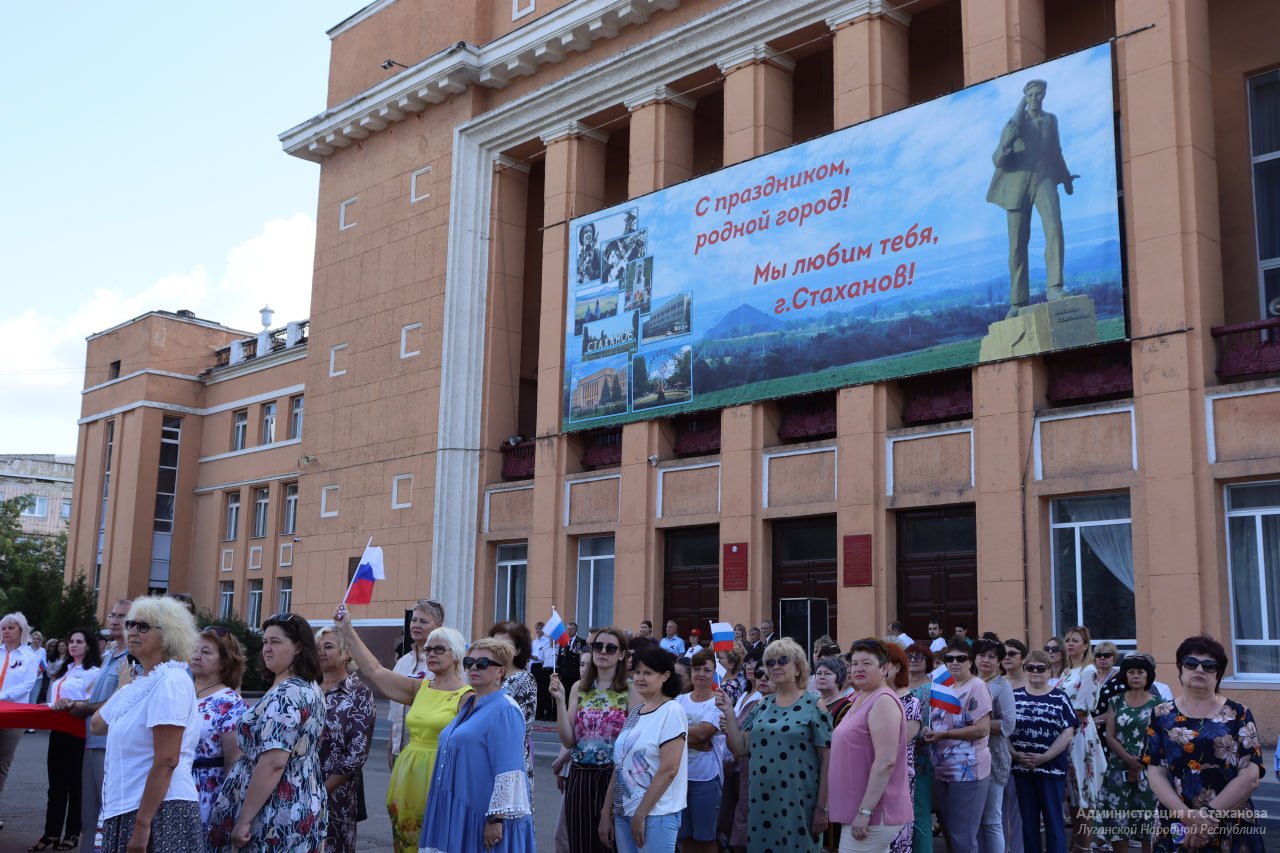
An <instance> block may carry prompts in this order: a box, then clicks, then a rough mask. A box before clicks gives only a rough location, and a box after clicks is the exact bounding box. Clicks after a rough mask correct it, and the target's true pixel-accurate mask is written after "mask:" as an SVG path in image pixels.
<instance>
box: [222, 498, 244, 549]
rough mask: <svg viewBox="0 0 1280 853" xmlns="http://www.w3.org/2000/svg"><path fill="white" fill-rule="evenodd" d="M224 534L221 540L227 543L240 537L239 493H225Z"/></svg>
mask: <svg viewBox="0 0 1280 853" xmlns="http://www.w3.org/2000/svg"><path fill="white" fill-rule="evenodd" d="M224 532H225V533H226V535H225V536H223V537H222V538H223V539H225V540H227V541H228V542H231V541H234V540H235V539H237V538H239V536H240V493H239V492H228V493H227V527H226V530H225V531H224Z"/></svg>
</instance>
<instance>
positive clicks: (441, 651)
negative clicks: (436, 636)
mask: <svg viewBox="0 0 1280 853" xmlns="http://www.w3.org/2000/svg"><path fill="white" fill-rule="evenodd" d="M422 650H423V651H424V652H426V653H427V654H429V655H437V656H440V655H447V654H449V647H448V646H423V647H422Z"/></svg>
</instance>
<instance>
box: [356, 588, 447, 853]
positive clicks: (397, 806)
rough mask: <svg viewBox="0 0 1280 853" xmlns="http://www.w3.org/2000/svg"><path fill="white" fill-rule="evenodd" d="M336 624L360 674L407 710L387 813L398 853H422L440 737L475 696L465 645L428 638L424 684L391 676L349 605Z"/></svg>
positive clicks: (443, 636) (440, 631) (442, 631)
mask: <svg viewBox="0 0 1280 853" xmlns="http://www.w3.org/2000/svg"><path fill="white" fill-rule="evenodd" d="M333 624H334V625H335V626H336V627H337V629H338V630H339V631H340V632H342V636H343V637H344V638H346V642H347V649H348V650H349V651H350V652H351V657H352V660H354V661H355V662H356V665H357V666H358V667H360V674H361V675H363V676H364V677H365V678H366V679H368V681H369V682H370V683H371V684H373V685H374V686H375V687H377V688H378V690H380V691H382V694H383V695H384V696H386V697H387V698H388V699H392V700H394V701H396V702H400V703H402V704H405V705H409V706H410V708H409V712H408V713H407V714H405V718H404V725H405V729H406V730H407V731H408V732H409V742H408V743H407V744H406V745H405V747H404V749H402V750H401V751H400V755H399V756H397V757H396V763H395V766H394V767H392V769H391V782H390V784H389V786H388V787H387V811H388V812H390V814H391V833H392V836H393V842H394V845H395V849H396V851H397V853H418V840H419V837H420V836H421V834H422V816H423V813H424V812H425V811H426V807H427V791H428V789H429V788H430V787H431V774H432V771H433V770H434V769H435V764H436V748H437V745H438V743H439V738H440V732H441V731H443V730H444V728H445V726H447V725H449V724H450V723H451V722H453V718H454V717H456V716H457V714H458V704H459V702H461V701H462V698H463V697H464V696H466V695H467V694H468V693H470V692H471V688H470V687H468V686H467V684H466V682H465V681H464V680H463V678H462V658H463V657H464V656H465V655H466V651H467V642H466V640H464V639H463V637H462V635H461V634H459V633H458V632H457V631H455V630H454V629H452V628H437V629H435V630H434V631H432V632H431V634H430V635H429V636H428V637H427V644H426V647H425V651H426V653H427V669H429V670H431V673H432V675H433V678H432V679H431V680H430V681H424V680H421V679H417V678H410V677H409V676H406V675H400V674H399V673H395V672H392V671H391V670H389V669H387V668H386V667H384V666H382V665H381V664H379V663H378V659H377V658H375V657H374V656H373V653H372V652H370V651H369V647H368V646H366V645H365V644H364V643H363V642H361V640H360V638H359V636H357V635H356V632H355V629H354V628H353V627H352V626H351V620H350V619H348V618H347V608H346V605H338V610H337V612H336V613H334V614H333Z"/></svg>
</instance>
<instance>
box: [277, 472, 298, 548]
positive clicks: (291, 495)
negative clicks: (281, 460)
mask: <svg viewBox="0 0 1280 853" xmlns="http://www.w3.org/2000/svg"><path fill="white" fill-rule="evenodd" d="M297 532H298V484H297V483H286V484H285V487H284V517H283V518H281V519H280V535H282V536H284V535H286V534H293V533H297Z"/></svg>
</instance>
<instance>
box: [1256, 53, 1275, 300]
mask: <svg viewBox="0 0 1280 853" xmlns="http://www.w3.org/2000/svg"><path fill="white" fill-rule="evenodd" d="M1249 153H1250V155H1251V163H1252V165H1253V211H1254V229H1255V233H1256V234H1257V242H1258V285H1259V287H1260V289H1261V291H1262V316H1264V317H1280V69H1277V70H1275V71H1268V72H1267V73H1266V74H1259V75H1258V76H1256V77H1251V78H1250V79H1249Z"/></svg>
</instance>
